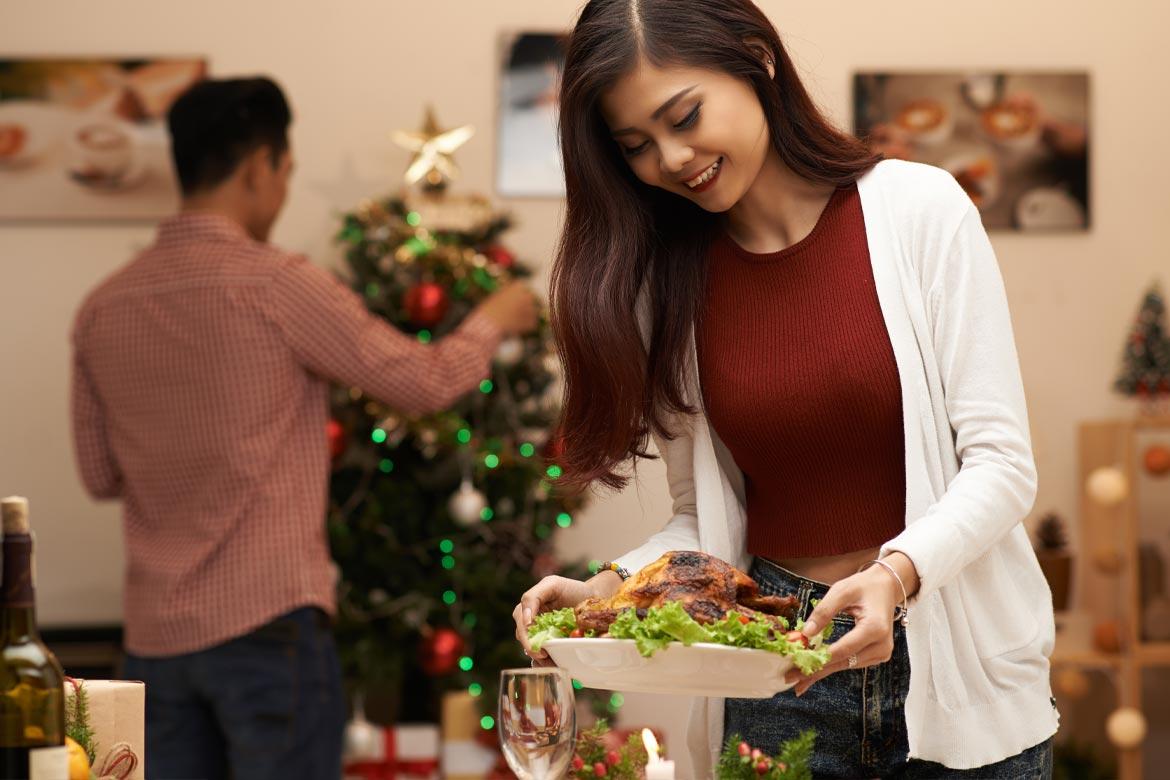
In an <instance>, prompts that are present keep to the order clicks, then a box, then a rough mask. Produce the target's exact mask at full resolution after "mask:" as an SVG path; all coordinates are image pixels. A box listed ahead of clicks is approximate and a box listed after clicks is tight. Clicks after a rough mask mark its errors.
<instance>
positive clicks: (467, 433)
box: [455, 428, 471, 444]
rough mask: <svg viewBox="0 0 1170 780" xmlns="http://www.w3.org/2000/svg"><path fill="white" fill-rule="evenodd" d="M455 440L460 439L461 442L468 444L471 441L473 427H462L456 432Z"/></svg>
mask: <svg viewBox="0 0 1170 780" xmlns="http://www.w3.org/2000/svg"><path fill="white" fill-rule="evenodd" d="M455 440H456V441H458V442H459V443H460V444H467V443H468V442H470V441H471V429H470V428H460V429H459V430H458V431H456V432H455Z"/></svg>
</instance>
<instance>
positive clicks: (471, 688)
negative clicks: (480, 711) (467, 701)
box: [467, 683, 483, 696]
mask: <svg viewBox="0 0 1170 780" xmlns="http://www.w3.org/2000/svg"><path fill="white" fill-rule="evenodd" d="M467 692H468V693H470V694H471V695H472V696H479V695H480V694H481V693H483V686H482V685H480V684H479V683H472V684H471V685H468V686H467Z"/></svg>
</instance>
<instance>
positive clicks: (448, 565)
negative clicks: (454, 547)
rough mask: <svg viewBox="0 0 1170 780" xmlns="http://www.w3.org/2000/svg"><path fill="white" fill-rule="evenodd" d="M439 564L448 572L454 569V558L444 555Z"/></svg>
mask: <svg viewBox="0 0 1170 780" xmlns="http://www.w3.org/2000/svg"><path fill="white" fill-rule="evenodd" d="M441 563H442V566H443V568H444V569H447V570H448V571H450V570H451V569H454V568H455V558H454V557H452V556H450V555H444V556H443V560H442V561H441Z"/></svg>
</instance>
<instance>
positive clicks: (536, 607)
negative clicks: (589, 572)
mask: <svg viewBox="0 0 1170 780" xmlns="http://www.w3.org/2000/svg"><path fill="white" fill-rule="evenodd" d="M621 584H622V580H621V577H619V576H618V575H617V574H615V573H614V572H612V571H603V572H600V573H599V574H597V576H595V577H591V578H589V579H588V580H586V581H585V582H582V581H581V580H571V579H569V578H568V577H559V576H556V575H553V576H551V577H545V578H544V579H542V580H541V581H540V582H538V583H536V584H535V585H533V586H532V587H531V588H529V589H528V590H527V591H525V593H524V595H523V596H521V597H520V603H519V604H517V605H516V609H514V610H512V619H513V620H514V621H516V640H517V641H519V642H520V645H521V647H523V648H524V653H525V654H526V655H527V656H528V657H529V658H531V659H532V663H533V665H534V666H552V660H550V659H549V657H548V653H546V652H545V651H544V650H533V649H532V645H531V644H529V642H528V626H529V625H531V624H532V621H533V619H534V618H535V617H536V616H537V615H539V614H540V613H542V612H551V611H553V610H555V609H564V608H565V607H575V606H577V605H578V604H580V603H581V602H582V601H584V600H585V599H588V598H607V597H609V596H612V595H613V594H614V593H616V592H617V590H618V588H620V587H621Z"/></svg>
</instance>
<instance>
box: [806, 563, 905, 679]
mask: <svg viewBox="0 0 1170 780" xmlns="http://www.w3.org/2000/svg"><path fill="white" fill-rule="evenodd" d="M895 557H897V558H901V560H900V561H895V560H894V559H895ZM884 560H886V561H887V562H888V563H890V564H892V565H894V566H895V567H896V568H899V569H904V568H905V565H909V569H910V572H913V564H912V563H910V559H909V558H906V557H905V556H904V555H902V554H901V553H894V554H893V555H891V556H889V557H888V558H886V559H884ZM898 564H903V565H901V566H899V565H898ZM907 579H910V578H909V577H906V576H903V581H904V582H905V581H906V580H907ZM914 579H915V582H914V588H913V589H911V587H910V585H911V583H909V582H907V583H906V589H907V591H908V592H913V591H914V590H917V582H916V579H917V578H916V577H914ZM901 603H902V588H901V586H899V585H898V582H897V580H895V579H894V577H893V576H892V575H891V574H890V573H889V572H888V571H886V569H885V568H884V567H882V566H878V565H876V564H874V565H872V566H870V567H869V568H868V569H866V570H865V571H862V572H858V573H857V574H854V575H853V576H851V577H846V578H845V579H843V580H839V581H838V582H836V583H835V584H833V586H832V587H830V588H829V592H828V593H826V594H825V597H824V598H823V599H821V601H820V603H818V604H817V606H816V608H815V609H814V610H813V612H812V614H811V615H809V617H808V620H807V621H806V622H805V624H804V628H803V633H804V635H805V636H807V637H810V638H811V637H813V636H816V635H817V634H819V633H820V632H821V631H823V630H824V628H825V626H827V625H829V624H830V623H832V621H833V616H834V615H837V614H838V613H842V612H844V613H845V614H848V615H851V616H852V617H853V620H854V627H853V630H852V631H850V632H849V633H847V634H845V636H843V637H841V638H840V639H838V640H837V641H836V642H834V643H833V645H832V650H833V654H832V658H831V660H830V661H829V663H828V664H826V665H825V667H824V668H823V669H821V670H820V671H819V672H816V673H814V674H811V675H809V676H808V677H805V676H804V675H802V674H801V673H800V672H798V671H796V670H793V671H791V672H789V673H788V676H787V678H786V681H787V682H796V695H797V696H801V695H803V694H804V692H805V691H807V690H808V688H809V686H810V685H812V684H813V683H815V682H817V681H818V680H822V679H824V678H825V677H828V676H829V675H830V674H833V673H835V672H840V671H844V670H846V669H862V668H864V667H867V666H876V665H878V664H881V663H885V662H886V661H888V660H890V657H891V655H892V654H893V652H894V607H895V606H897V605H898V604H901ZM853 658H856V661H853V663H850V661H851V659H853Z"/></svg>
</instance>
